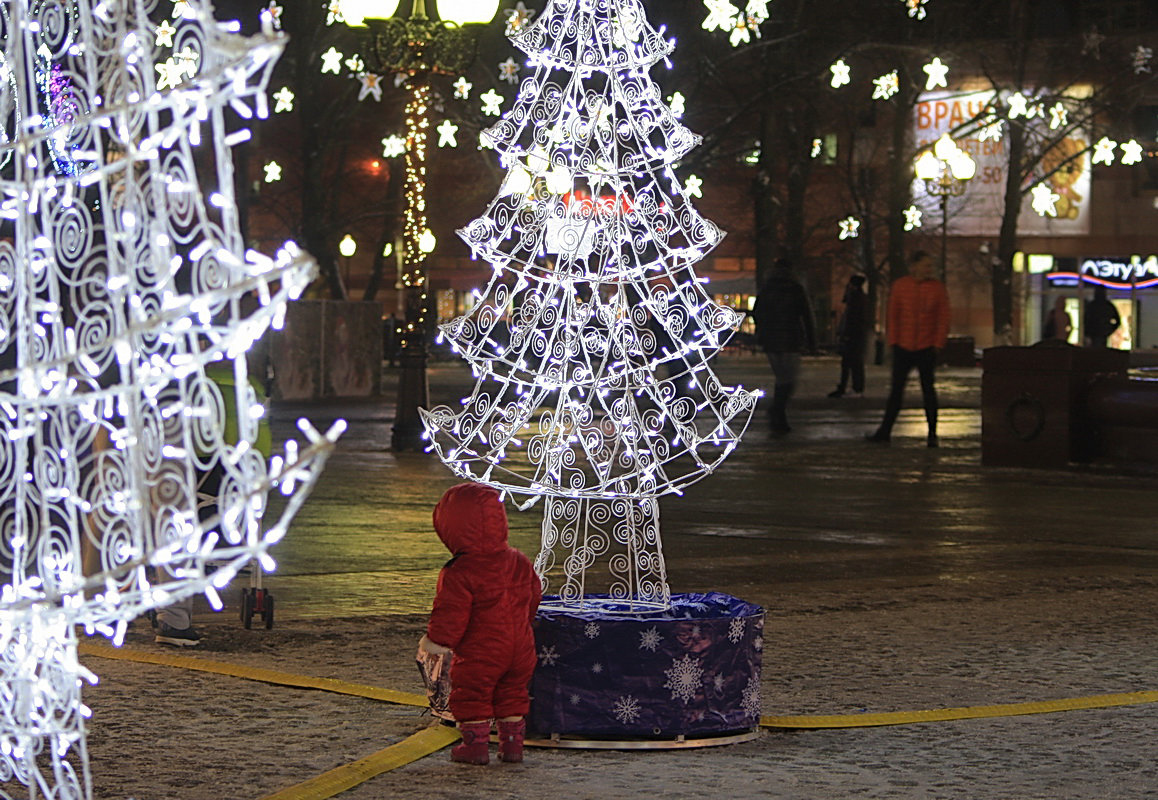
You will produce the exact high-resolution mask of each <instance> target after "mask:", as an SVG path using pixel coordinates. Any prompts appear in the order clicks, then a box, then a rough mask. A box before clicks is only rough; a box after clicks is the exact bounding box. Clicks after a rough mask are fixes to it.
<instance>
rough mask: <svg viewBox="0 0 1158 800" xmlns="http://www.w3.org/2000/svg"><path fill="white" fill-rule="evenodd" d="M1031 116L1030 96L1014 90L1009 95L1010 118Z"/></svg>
mask: <svg viewBox="0 0 1158 800" xmlns="http://www.w3.org/2000/svg"><path fill="white" fill-rule="evenodd" d="M1018 117H1027V118H1028V117H1029V98H1027V97H1026V96H1025V95H1023V94H1022V93H1021V92H1014V93H1013V94H1011V95H1010V96H1009V118H1010V119H1017V118H1018Z"/></svg>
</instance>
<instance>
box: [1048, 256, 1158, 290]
mask: <svg viewBox="0 0 1158 800" xmlns="http://www.w3.org/2000/svg"><path fill="white" fill-rule="evenodd" d="M1079 279H1080V280H1082V281H1084V282H1086V283H1094V284H1101V285H1102V286H1106V287H1108V288H1111V289H1152V288H1154V287H1158V255H1153V256H1148V257H1147V258H1142V257H1141V256H1131V257H1130V258H1129V259H1121V258H1087V259H1084V260H1083V261H1082V263H1081V267H1079V270H1078V272H1076V273H1075V272H1053V273H1050V275H1049V280H1050V283H1053V284H1055V285H1066V286H1072V285H1074V284H1075V283H1077V281H1078V280H1079Z"/></svg>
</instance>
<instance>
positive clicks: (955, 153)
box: [915, 133, 977, 281]
mask: <svg viewBox="0 0 1158 800" xmlns="http://www.w3.org/2000/svg"><path fill="white" fill-rule="evenodd" d="M915 167H916V173H917V177H918V178H919V179H920V180H922V181H924V182H925V191H926V192H927V193H928V194H929V196H930V197H936V198H939V199H940V201H941V280H942V281H944V280H945V272H946V264H947V259H948V244H949V198H950V197H960V196H961V195H963V194H964V193H965V186H966V184H967V183H968V182H969V181H971V180H972V179H973V176H974V175H976V174H977V162H975V161H974V160H973V158H972V157H971V156H970V155H969V154H968V153H966V152H965V151H964V150H962V149H961V148H960V147H958V146H957V143H956V142H954V141H953V138H952V137H951V136H949V134H947V133H943V134H941V138H939V139H938V140H937V142H936V144H934V145H933V149H932V150H926V151H925V152H923V153H921V155H920V157H919V158H918V159H917V163H916V165H915Z"/></svg>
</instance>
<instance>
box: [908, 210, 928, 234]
mask: <svg viewBox="0 0 1158 800" xmlns="http://www.w3.org/2000/svg"><path fill="white" fill-rule="evenodd" d="M922 216H924V214H923V213H922V211H921V209H919V208H917V207H916V206H909V207H908V208H906V209H905V230H907V231H912V230H916V229H917V228H919V227H921V217H922Z"/></svg>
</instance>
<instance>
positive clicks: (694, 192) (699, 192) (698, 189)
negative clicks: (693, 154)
mask: <svg viewBox="0 0 1158 800" xmlns="http://www.w3.org/2000/svg"><path fill="white" fill-rule="evenodd" d="M703 188H704V182H703V180H702V179H701V178H699V177H698V176H696V175H689V176H688V179H687V180H686V181H684V193H685V194H687V196H688V197H699V198H703V196H704V192H703Z"/></svg>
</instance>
